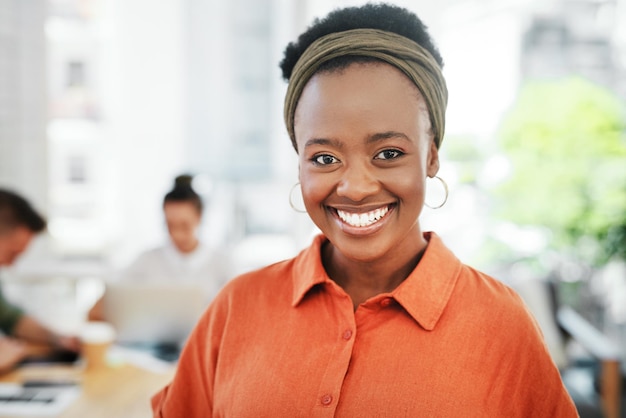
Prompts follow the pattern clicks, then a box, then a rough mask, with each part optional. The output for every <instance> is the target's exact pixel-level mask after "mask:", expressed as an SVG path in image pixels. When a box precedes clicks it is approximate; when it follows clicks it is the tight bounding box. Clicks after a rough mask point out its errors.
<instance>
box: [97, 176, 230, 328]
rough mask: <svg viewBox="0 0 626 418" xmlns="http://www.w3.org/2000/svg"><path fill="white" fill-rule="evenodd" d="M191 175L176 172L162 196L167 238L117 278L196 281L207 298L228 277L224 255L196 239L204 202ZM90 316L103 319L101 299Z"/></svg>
mask: <svg viewBox="0 0 626 418" xmlns="http://www.w3.org/2000/svg"><path fill="white" fill-rule="evenodd" d="M192 181H193V177H192V176H190V175H186V174H184V175H180V176H178V177H176V179H175V180H174V188H173V189H172V190H170V191H169V192H168V193H167V194H166V195H165V197H164V198H163V214H164V216H165V223H166V225H167V231H168V236H169V240H168V242H167V243H165V244H164V245H161V246H159V247H156V248H153V249H151V250H148V251H146V252H144V253H143V254H140V255H139V257H137V259H136V260H135V261H134V262H133V263H132V264H131V265H130V266H129V267H127V268H126V269H124V270H123V271H122V272H121V273H120V275H119V277H117V278H116V280H117V281H121V282H135V283H181V284H198V285H201V287H202V288H203V289H204V290H205V292H206V296H207V300H211V299H212V298H213V297H214V296H215V295H216V294H217V292H218V291H219V290H220V289H221V287H222V286H223V285H224V283H225V282H226V280H227V279H228V278H230V274H231V273H230V271H231V263H230V261H229V260H230V258H229V257H228V255H227V254H225V253H223V252H221V251H218V250H217V249H215V248H211V247H210V246H208V245H206V244H204V243H203V242H202V241H200V239H199V238H198V231H199V229H200V225H201V223H202V215H203V211H204V202H203V201H202V198H201V197H200V195H199V194H198V193H197V192H196V191H195V190H194V188H193V185H192ZM89 317H90V319H92V320H98V319H105V318H104V313H103V306H102V299H101V300H100V301H98V302H97V303H96V305H95V306H94V308H93V309H92V310H91V312H90V315H89Z"/></svg>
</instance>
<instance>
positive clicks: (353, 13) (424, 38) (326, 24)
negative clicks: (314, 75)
mask: <svg viewBox="0 0 626 418" xmlns="http://www.w3.org/2000/svg"><path fill="white" fill-rule="evenodd" d="M364 28H367V29H379V30H384V31H387V32H393V33H396V34H398V35H401V36H404V37H405V38H409V39H411V40H413V41H414V42H416V43H417V44H419V45H421V46H422V47H424V48H425V49H426V50H427V51H428V52H430V53H431V55H432V56H433V57H434V58H435V60H436V61H437V63H439V65H440V66H441V67H443V60H442V58H441V54H440V53H439V50H438V49H437V47H436V46H435V44H434V43H433V40H432V39H431V37H430V35H429V34H428V28H427V27H426V25H424V23H422V21H421V20H420V18H418V17H417V16H416V15H415V14H414V13H413V12H410V11H409V10H407V9H405V8H402V7H398V6H393V5H390V4H385V3H381V4H372V3H368V4H366V5H364V6H360V7H347V8H344V9H337V10H334V11H332V12H331V13H329V14H328V15H327V16H326V17H325V18H323V19H315V20H314V21H313V24H312V25H311V26H310V27H309V28H308V29H307V30H306V31H305V32H303V33H302V34H301V35H300V36H299V37H298V40H297V41H296V42H291V43H290V44H289V45H287V48H286V49H285V52H284V57H283V60H282V61H281V62H280V69H281V70H282V76H283V78H284V79H285V80H286V81H289V79H290V78H291V73H292V71H293V67H294V66H295V65H296V62H298V59H300V57H301V56H302V54H303V53H304V51H305V50H306V49H307V48H308V47H309V45H311V44H312V43H313V42H315V41H316V40H317V39H319V38H321V37H323V36H326V35H328V34H330V33H336V32H344V31H347V30H351V29H364ZM363 58H365V59H363ZM355 61H371V59H368V58H366V57H351V59H348V60H347V61H346V60H345V59H344V60H341V63H338V65H339V66H340V67H342V66H345V65H346V64H347V63H349V62H355ZM330 67H333V66H332V65H331V66H330ZM325 68H326V69H328V68H327V67H325Z"/></svg>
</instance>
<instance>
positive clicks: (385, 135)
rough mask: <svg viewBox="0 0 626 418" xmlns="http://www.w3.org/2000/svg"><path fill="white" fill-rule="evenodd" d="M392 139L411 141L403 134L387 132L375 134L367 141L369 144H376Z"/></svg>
mask: <svg viewBox="0 0 626 418" xmlns="http://www.w3.org/2000/svg"><path fill="white" fill-rule="evenodd" d="M391 138H399V139H405V140H407V141H410V140H411V139H410V138H409V137H408V136H406V135H405V134H403V133H402V132H396V131H387V132H380V133H375V134H373V135H369V136H368V137H367V140H366V141H367V143H368V144H371V143H374V142H379V141H384V140H385V139H391Z"/></svg>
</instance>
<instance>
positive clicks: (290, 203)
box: [289, 182, 306, 213]
mask: <svg viewBox="0 0 626 418" xmlns="http://www.w3.org/2000/svg"><path fill="white" fill-rule="evenodd" d="M298 186H300V182H297V183H296V184H294V185H293V186H291V190H289V206H291V209H293V210H295V211H296V212H298V213H306V210H302V209H298V208H297V207H296V206H295V205H294V204H293V191H294V190H296V187H298ZM300 192H302V190H301V191H300Z"/></svg>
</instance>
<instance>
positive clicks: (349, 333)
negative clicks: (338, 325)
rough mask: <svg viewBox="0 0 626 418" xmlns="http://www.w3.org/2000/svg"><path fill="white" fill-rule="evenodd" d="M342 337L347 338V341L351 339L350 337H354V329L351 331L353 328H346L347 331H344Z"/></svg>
mask: <svg viewBox="0 0 626 418" xmlns="http://www.w3.org/2000/svg"><path fill="white" fill-rule="evenodd" d="M342 337H343V339H344V340H346V341H347V340H349V339H350V338H352V331H351V330H349V329H347V330H345V331H344V332H343V335H342Z"/></svg>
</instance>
